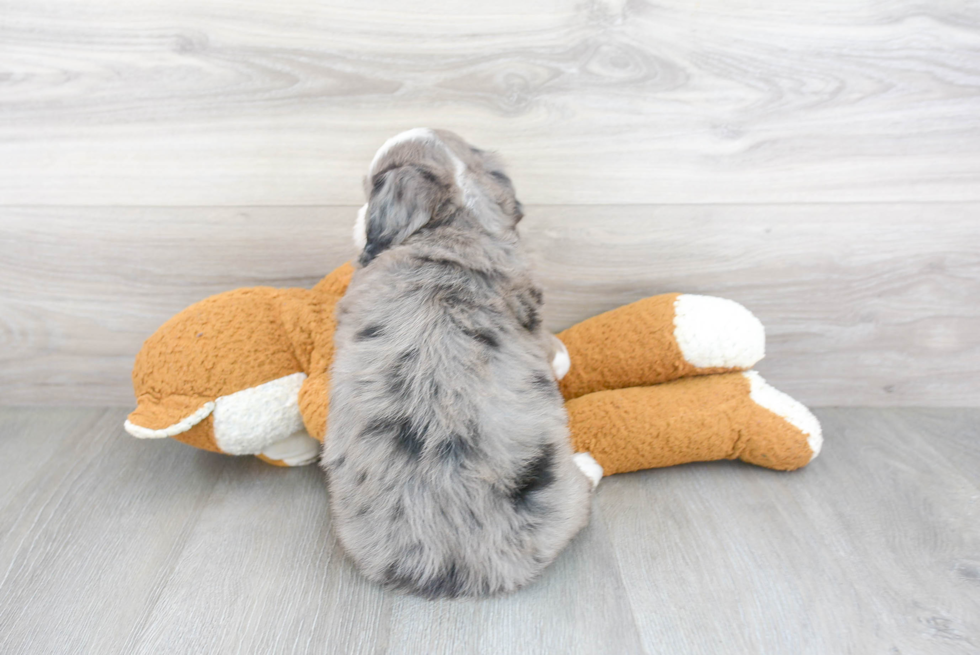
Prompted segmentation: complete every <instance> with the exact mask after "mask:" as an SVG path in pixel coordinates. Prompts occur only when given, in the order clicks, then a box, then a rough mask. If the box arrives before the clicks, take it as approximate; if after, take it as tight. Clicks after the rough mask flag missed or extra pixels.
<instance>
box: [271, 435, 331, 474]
mask: <svg viewBox="0 0 980 655" xmlns="http://www.w3.org/2000/svg"><path fill="white" fill-rule="evenodd" d="M320 447H321V444H320V442H319V441H317V440H316V439H314V438H313V437H311V436H310V435H309V434H307V433H306V430H300V431H299V432H297V433H295V434H293V435H291V436H288V437H286V438H285V439H283V440H282V441H277V442H275V443H274V444H272V445H271V446H266V447H265V448H263V449H262V454H263V455H265V456H266V457H268V458H269V459H275V460H278V461H280V462H282V463H283V464H285V465H286V466H306V465H307V464H312V463H313V462H315V461H316V460H317V459H319V457H320Z"/></svg>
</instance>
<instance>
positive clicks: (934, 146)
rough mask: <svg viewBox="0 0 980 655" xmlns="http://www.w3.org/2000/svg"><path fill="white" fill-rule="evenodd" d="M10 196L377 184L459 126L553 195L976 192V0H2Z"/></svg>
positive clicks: (0, 83) (243, 194) (979, 120)
mask: <svg viewBox="0 0 980 655" xmlns="http://www.w3.org/2000/svg"><path fill="white" fill-rule="evenodd" d="M3 16H4V20H3V22H2V24H0V43H2V44H3V45H2V49H0V69H2V70H3V75H2V76H0V204H3V205H16V204H23V205H69V204H84V205H97V206H101V205H118V204H129V205H313V204H355V203H357V202H359V198H360V177H361V175H362V171H363V170H364V168H365V164H366V162H368V161H369V160H370V157H371V154H372V153H373V151H374V150H375V149H376V148H377V147H378V146H379V145H380V144H381V143H382V142H383V141H384V140H385V139H387V138H388V137H389V136H391V135H393V134H394V133H396V132H398V131H400V130H402V129H406V128H409V127H415V126H417V125H430V126H437V127H446V128H450V129H454V130H457V131H459V132H460V133H462V134H464V135H465V136H467V137H468V138H470V139H471V140H472V141H474V142H475V143H478V144H481V145H483V146H485V147H490V148H496V149H499V150H500V151H501V152H502V153H503V154H504V155H505V157H506V158H507V159H508V160H509V161H510V162H511V163H512V165H513V172H514V175H513V177H514V179H516V180H518V181H519V182H518V187H519V189H520V190H521V192H522V194H523V195H524V198H525V201H526V202H529V203H539V204H567V203H571V204H583V203H587V204H623V203H692V202H693V203H704V202H711V203H731V202H739V203H765V202H855V201H862V202H863V201H872V200H873V201H885V202H897V201H971V200H972V201H976V200H980V184H978V183H980V4H978V3H977V2H976V0H966V1H961V0H935V1H933V2H929V3H922V2H920V1H919V0H885V1H883V2H875V3H857V4H855V3H853V2H842V1H839V0H822V1H821V2H803V1H799V0H798V1H796V2H792V3H776V4H773V3H764V2H741V3H736V4H733V3H731V2H723V1H721V0H711V1H709V2H699V3H697V4H693V5H692V4H691V3H689V2H682V1H680V0H669V1H667V2H656V3H654V2H645V1H643V0H630V1H628V2H627V1H625V0H596V1H590V2H580V0H552V1H551V2H548V3H545V4H544V5H542V4H541V3H527V2H518V1H517V0H505V1H501V2H493V3H474V2H472V1H462V0H459V1H454V2H445V3H438V4H433V3H425V4H424V6H423V5H418V4H413V3H406V2H400V1H399V2H396V1H395V0H383V1H381V2H372V3H371V6H370V9H367V8H365V6H364V5H363V3H361V2H355V1H354V0H344V1H338V2H331V3H324V2H320V1H315V0H300V1H297V2H289V3H274V2H267V1H253V2H248V3H247V4H246V5H243V4H242V3H241V2H233V1H231V0H206V1H205V2H191V1H190V0H181V1H177V2H172V1H170V0H134V1H131V2H118V1H116V0H99V1H98V2H91V3H86V5H85V6H84V7H82V6H79V4H78V3H77V2H72V1H70V0H48V1H46V2H44V3H43V5H38V4H37V3H36V2H33V1H32V0H5V2H4V3H3Z"/></svg>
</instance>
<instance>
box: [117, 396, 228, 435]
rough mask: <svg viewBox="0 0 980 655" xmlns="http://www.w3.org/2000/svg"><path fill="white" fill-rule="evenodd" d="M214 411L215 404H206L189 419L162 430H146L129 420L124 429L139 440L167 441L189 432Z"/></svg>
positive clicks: (124, 424)
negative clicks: (169, 438) (168, 438)
mask: <svg viewBox="0 0 980 655" xmlns="http://www.w3.org/2000/svg"><path fill="white" fill-rule="evenodd" d="M213 411H214V403H213V402H206V403H204V404H203V405H201V408H200V409H199V410H197V411H196V412H194V413H193V414H191V415H190V416H188V417H187V418H184V419H181V420H179V421H177V422H176V423H174V424H173V425H168V426H167V427H165V428H160V429H159V430H153V429H151V428H144V427H143V426H142V425H136V424H135V423H130V421H129V419H126V422H125V423H123V428H125V430H126V432H128V433H129V434H131V435H133V436H134V437H136V438H137V439H166V438H167V437H176V436H177V435H178V434H183V433H184V432H187V431H188V430H190V429H191V428H192V427H194V426H195V425H197V424H198V423H200V422H201V421H203V420H204V419H206V418H207V417H208V416H209V415H210V414H211V412H213Z"/></svg>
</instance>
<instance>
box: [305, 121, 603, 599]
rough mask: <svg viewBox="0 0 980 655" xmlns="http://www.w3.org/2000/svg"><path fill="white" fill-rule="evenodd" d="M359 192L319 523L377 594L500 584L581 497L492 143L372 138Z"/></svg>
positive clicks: (583, 513)
mask: <svg viewBox="0 0 980 655" xmlns="http://www.w3.org/2000/svg"><path fill="white" fill-rule="evenodd" d="M365 187H366V188H365V191H366V193H367V194H368V196H369V202H368V204H367V206H366V210H364V211H363V212H362V214H361V219H360V220H359V221H358V222H359V224H360V225H361V227H360V230H363V236H362V239H361V242H362V245H363V249H362V250H361V253H360V259H359V264H360V267H359V268H358V270H357V271H356V272H355V274H354V277H353V280H352V282H351V284H350V287H349V288H348V290H347V294H346V296H345V297H344V299H343V300H342V301H341V302H340V304H339V305H338V308H337V320H338V324H337V331H336V337H335V343H336V355H335V358H334V364H333V369H332V372H331V396H330V412H329V416H330V418H329V428H328V431H327V438H326V442H325V444H326V445H325V447H324V457H323V460H322V461H323V464H322V465H323V467H324V469H325V470H326V471H327V472H328V479H329V486H330V498H331V508H332V515H333V521H334V526H335V529H336V534H337V535H338V537H339V539H340V542H341V544H342V545H343V546H344V548H345V549H346V551H347V553H348V554H349V555H350V557H351V558H352V559H353V560H354V562H355V563H356V564H357V566H358V567H359V568H360V570H361V571H362V572H363V573H364V574H365V575H367V576H368V577H369V578H371V579H372V580H375V581H377V582H379V583H382V584H384V585H386V586H388V587H391V588H398V589H402V590H406V591H409V592H411V593H415V594H419V595H421V596H425V597H428V598H438V597H455V596H486V595H492V594H497V593H501V592H509V591H513V590H515V589H517V588H519V587H521V586H522V585H524V584H526V583H527V582H528V581H530V580H532V579H533V578H534V577H535V576H537V575H538V574H539V573H540V572H541V570H542V569H543V568H544V567H545V566H547V565H548V564H549V563H550V562H551V561H552V560H554V559H555V557H556V556H557V555H558V553H559V551H561V549H562V548H563V547H564V546H565V545H566V544H567V543H568V542H569V540H570V539H571V538H572V537H573V536H574V535H575V534H576V533H577V532H578V531H579V530H580V529H581V528H582V527H583V526H584V525H585V524H586V522H587V521H588V516H589V506H590V491H591V484H590V482H589V480H588V479H587V478H586V477H585V475H583V474H582V472H580V471H579V469H578V468H577V467H576V464H575V463H574V462H573V459H572V452H571V448H570V445H569V439H568V428H567V417H566V414H565V409H564V405H563V402H562V397H561V394H560V393H559V391H558V387H557V384H556V382H555V378H554V375H553V372H552V370H551V369H550V368H549V361H551V359H552V358H553V357H554V356H555V350H556V343H557V344H560V342H558V341H557V339H555V338H554V337H552V336H550V335H549V334H547V333H546V332H545V331H544V330H543V329H542V327H541V319H540V316H539V310H540V307H541V303H542V298H541V292H540V290H539V289H538V288H537V287H535V286H534V284H533V283H532V282H531V278H530V275H529V270H528V262H527V260H526V258H525V255H524V253H523V251H522V249H521V246H520V243H519V241H518V237H517V231H516V228H515V226H516V224H517V222H518V221H519V220H520V219H521V217H522V213H521V205H520V203H519V202H518V201H517V199H516V197H515V195H514V189H513V187H512V185H511V182H510V180H509V179H508V178H507V176H506V175H505V174H504V173H503V171H502V170H501V165H500V163H499V162H498V161H497V160H496V159H495V158H494V156H493V155H491V154H489V153H487V152H484V151H482V150H479V149H477V148H472V147H470V146H469V145H467V144H466V143H465V142H464V141H463V140H462V139H461V138H459V137H458V136H456V135H455V134H452V133H450V132H445V131H436V130H428V129H415V130H410V131H408V132H405V133H402V134H399V135H398V136H396V137H394V138H393V139H391V140H389V141H388V142H387V143H385V144H384V146H382V148H381V149H380V150H379V151H378V153H377V154H376V155H375V157H374V161H372V162H371V167H370V174H369V177H368V178H367V179H366V180H365ZM558 359H559V360H560V359H561V353H558ZM566 368H567V367H566Z"/></svg>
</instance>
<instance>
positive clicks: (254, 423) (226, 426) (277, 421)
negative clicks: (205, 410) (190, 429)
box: [214, 373, 306, 455]
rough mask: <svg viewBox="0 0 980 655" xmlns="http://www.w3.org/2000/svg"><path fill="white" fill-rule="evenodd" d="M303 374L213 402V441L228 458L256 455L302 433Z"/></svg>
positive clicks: (282, 378)
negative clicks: (300, 392)
mask: <svg viewBox="0 0 980 655" xmlns="http://www.w3.org/2000/svg"><path fill="white" fill-rule="evenodd" d="M304 380H306V373H293V374H292V375H287V376H284V377H281V378H279V379H277V380H272V381H271V382H266V383H265V384H260V385H259V386H257V387H251V388H250V389H243V390H241V391H236V392H235V393H232V394H229V395H227V396H221V397H220V398H218V399H217V400H215V401H214V441H215V443H216V444H217V445H218V448H220V449H221V451H222V452H225V453H228V454H229V455H255V454H256V453H261V452H262V450H263V449H264V448H266V447H268V446H269V445H271V444H273V443H275V442H277V441H282V440H283V439H285V438H287V437H289V436H292V435H293V434H295V433H297V432H299V431H301V430H303V429H304V428H303V417H302V415H300V412H299V402H298V401H299V389H300V387H301V386H303V381H304Z"/></svg>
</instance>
